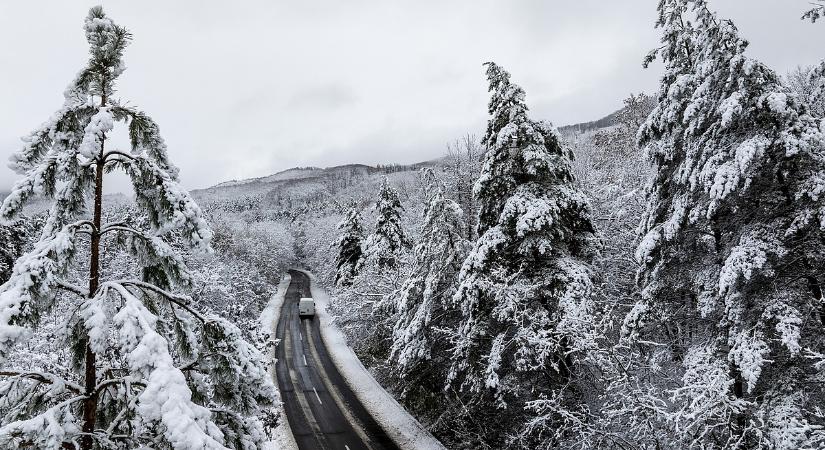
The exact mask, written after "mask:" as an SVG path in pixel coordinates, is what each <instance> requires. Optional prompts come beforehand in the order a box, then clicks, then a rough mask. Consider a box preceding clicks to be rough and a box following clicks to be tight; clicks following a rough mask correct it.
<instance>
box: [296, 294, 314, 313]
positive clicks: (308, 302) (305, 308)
mask: <svg viewBox="0 0 825 450" xmlns="http://www.w3.org/2000/svg"><path fill="white" fill-rule="evenodd" d="M298 315H299V316H301V317H312V316H314V315H315V300H313V299H311V298H308V297H304V298H301V299H300V300H298Z"/></svg>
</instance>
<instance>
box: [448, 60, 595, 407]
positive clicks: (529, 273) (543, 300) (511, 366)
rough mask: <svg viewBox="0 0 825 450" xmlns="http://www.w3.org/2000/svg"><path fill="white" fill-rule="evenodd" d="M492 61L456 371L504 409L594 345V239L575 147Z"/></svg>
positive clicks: (565, 371)
mask: <svg viewBox="0 0 825 450" xmlns="http://www.w3.org/2000/svg"><path fill="white" fill-rule="evenodd" d="M486 66H487V79H488V80H489V83H490V91H491V93H492V94H491V99H490V103H489V113H490V116H491V117H490V119H489V121H488V124H487V132H486V134H485V136H484V139H483V144H484V145H485V146H486V148H487V153H486V154H485V159H484V164H483V168H482V172H481V177H480V178H479V179H478V181H477V182H476V185H475V188H474V195H475V197H476V199H477V201H478V203H479V205H480V211H479V220H478V234H479V238H478V240H477V241H476V242H475V244H474V247H473V249H472V251H471V253H470V254H469V256H468V257H467V259H466V260H465V261H464V264H463V266H462V269H461V273H460V276H459V283H458V289H457V291H456V293H455V295H454V301H455V302H456V303H457V305H460V308H461V311H462V318H461V325H460V329H459V331H458V336H457V338H456V347H455V350H454V354H453V363H452V369H451V374H450V378H451V379H461V381H462V386H463V388H464V389H465V391H469V392H471V393H479V394H482V395H486V394H488V393H491V394H493V396H494V398H495V400H496V404H497V405H498V406H499V407H504V406H505V405H507V403H508V402H510V401H522V402H526V401H527V400H529V399H530V398H535V397H536V396H538V395H539V394H540V393H542V392H548V391H550V390H552V389H554V388H556V387H558V385H554V384H553V382H552V381H551V380H553V379H555V380H557V381H561V382H563V381H565V380H566V379H567V378H568V376H569V375H570V370H571V365H572V363H573V360H574V359H575V357H576V355H577V353H578V352H581V351H582V350H585V349H586V348H587V347H588V346H589V345H590V344H589V343H588V342H589V341H590V339H591V336H590V334H589V333H588V331H587V330H586V327H587V324H588V323H589V322H590V321H591V316H592V314H593V311H592V309H593V303H592V300H591V299H590V298H589V293H590V289H591V280H590V276H591V273H590V272H591V271H590V261H591V259H592V258H593V256H595V254H597V247H598V241H597V239H596V238H595V235H594V229H593V225H592V224H591V220H590V217H589V214H590V212H589V206H588V202H587V200H586V198H585V196H584V195H583V194H582V193H581V192H580V191H579V190H578V189H577V188H576V187H575V186H574V184H573V175H572V173H571V168H570V162H571V159H572V157H573V155H572V153H571V152H570V150H569V149H566V148H564V147H563V146H562V145H561V143H560V142H559V138H558V135H557V134H556V132H555V131H554V129H553V128H552V126H551V125H550V124H547V123H544V122H537V121H534V120H531V119H530V118H529V117H528V115H527V105H526V104H525V100H524V97H525V94H524V90H522V89H521V88H520V87H519V86H517V85H515V84H513V83H512V82H511V81H510V74H509V73H507V72H506V71H505V70H503V69H502V68H501V67H499V66H497V65H496V64H494V63H487V64H486ZM554 377H555V378H554ZM513 409H516V410H517V409H518V408H511V410H513Z"/></svg>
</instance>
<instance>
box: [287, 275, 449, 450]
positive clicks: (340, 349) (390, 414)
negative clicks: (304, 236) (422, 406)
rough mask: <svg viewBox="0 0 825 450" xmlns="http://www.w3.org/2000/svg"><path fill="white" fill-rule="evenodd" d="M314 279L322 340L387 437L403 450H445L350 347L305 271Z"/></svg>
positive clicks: (323, 296) (326, 297)
mask: <svg viewBox="0 0 825 450" xmlns="http://www.w3.org/2000/svg"><path fill="white" fill-rule="evenodd" d="M302 272H304V273H305V274H307V276H309V278H310V291H311V293H312V298H314V299H315V317H317V318H318V320H320V326H321V338H322V339H323V340H324V344H325V345H326V347H327V349H328V350H329V354H330V357H331V358H332V361H333V362H334V363H335V367H336V368H337V369H338V371H339V372H340V373H341V375H342V376H343V377H344V379H345V380H346V381H347V384H349V386H350V387H351V388H352V390H353V392H355V395H356V396H357V397H358V400H359V401H360V402H361V403H362V404H363V405H364V408H366V409H367V411H368V412H369V413H370V414H371V415H372V417H373V418H375V420H376V421H377V422H378V423H380V424H381V426H382V427H383V428H384V430H385V431H386V432H387V434H388V435H389V436H390V437H391V438H392V439H393V440H394V441H395V443H396V444H397V445H398V446H399V447H401V448H402V449H410V450H429V449H434V450H435V449H442V450H443V449H444V446H443V445H441V443H440V442H439V441H438V440H437V439H436V438H435V437H433V435H432V434H430V433H429V432H428V431H427V430H426V429H425V428H424V426H423V425H421V423H419V422H418V421H417V420H416V419H415V418H414V417H413V416H411V415H410V413H408V412H407V410H406V409H404V407H403V406H401V405H400V404H399V403H398V401H396V400H395V398H394V397H393V396H392V395H390V393H389V392H387V391H386V390H385V389H384V388H383V387H382V386H381V385H380V384H379V383H378V382H377V381H376V380H375V378H373V376H372V375H371V374H370V372H369V371H368V370H367V369H366V367H364V365H363V364H362V363H361V360H359V359H358V356H356V354H355V352H354V351H353V350H352V349H351V348H350V347H349V345H347V340H346V338H345V337H344V334H343V333H342V332H341V330H340V329H338V327H337V326H336V325H335V323H334V321H333V318H332V317H331V316H330V314H329V313H328V312H327V306H328V305H329V295H327V293H326V291H325V290H324V289H323V288H322V287H321V286H320V285H319V283H318V281H317V280H316V278H315V276H314V275H313V274H311V273H309V272H307V271H303V270H302Z"/></svg>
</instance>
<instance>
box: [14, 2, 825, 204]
mask: <svg viewBox="0 0 825 450" xmlns="http://www.w3.org/2000/svg"><path fill="white" fill-rule="evenodd" d="M657 3H658V1H657V0H630V1H604V0H578V1H560V0H553V1H550V0H546V1H541V0H532V1H521V0H512V1H503V0H502V1H479V0H466V1H435V0H433V1H429V0H415V1H412V0H411V1H405V2H401V1H384V0H371V1H366V0H355V1H353V0H348V1H339V0H334V1H333V0H330V1H323V2H319V1H296V0H288V1H271V0H266V1H264V0H261V1H236V2H227V1H200V0H191V1H174V2H169V1H163V2H161V1H139V2H137V1H129V0H122V1H104V2H103V5H104V7H105V9H106V11H107V13H108V14H109V15H110V17H112V18H113V19H114V20H115V21H116V22H118V23H120V24H121V25H124V26H126V27H127V28H129V29H130V30H131V31H132V33H133V34H134V42H133V43H132V45H131V46H130V47H129V48H128V49H127V50H126V64H127V66H128V69H127V71H126V72H125V73H124V75H123V76H122V77H121V81H120V84H119V96H120V97H121V98H123V99H125V100H129V101H130V102H131V103H132V104H134V105H137V106H139V107H141V108H143V109H145V110H146V111H147V112H148V113H149V114H150V115H151V116H152V117H154V118H155V120H156V121H157V122H158V123H159V124H160V127H161V132H162V134H163V135H164V137H165V139H166V141H167V144H168V146H169V150H170V154H171V156H172V158H173V160H174V162H175V163H176V164H177V165H178V166H179V167H180V168H181V178H182V180H183V183H184V185H185V186H186V187H188V188H201V187H207V186H210V185H213V184H216V183H218V182H220V181H226V180H230V179H241V178H250V177H257V176H264V175H268V174H271V173H274V172H277V171H280V170H283V169H287V168H290V167H294V166H307V165H312V166H321V167H326V166H333V165H338V164H345V163H356V162H357V163H367V164H375V163H391V162H398V163H410V162H417V161H423V160H427V159H431V158H434V157H437V156H440V155H441V154H443V153H444V148H445V144H446V143H447V142H448V141H451V140H453V139H455V138H457V137H459V136H461V135H462V134H465V133H475V134H481V133H483V130H484V123H485V119H486V103H487V89H486V80H485V79H484V71H483V68H482V66H481V64H482V63H483V62H484V61H488V60H493V61H496V62H497V63H499V64H501V65H503V66H504V67H505V68H506V69H507V70H509V71H510V72H511V73H512V74H513V79H514V81H515V82H517V83H519V84H521V85H522V86H523V87H524V88H525V90H526V91H527V101H528V104H529V105H530V107H531V109H532V111H533V116H534V118H537V119H547V120H550V121H552V122H554V123H555V124H557V125H565V124H570V123H577V122H582V121H587V120H594V119H597V118H599V117H602V116H604V115H606V114H608V113H610V112H611V111H613V110H615V109H617V108H618V107H619V106H620V105H621V100H622V99H623V98H624V97H626V96H627V94H628V93H630V92H639V91H647V92H652V91H653V90H655V88H656V84H657V77H658V75H659V70H660V69H659V68H658V67H653V68H651V69H648V70H643V69H642V68H641V60H642V58H643V56H644V55H645V54H646V53H647V51H648V50H649V49H651V48H653V47H654V46H656V45H657V42H658V41H657V39H658V34H657V32H656V31H655V30H654V29H653V22H654V18H655V13H656V11H655V9H656V4H657ZM92 5H93V3H86V2H79V1H74V0H73V1H53V2H43V1H13V2H2V3H1V4H0V42H2V44H0V61H2V66H0V159H2V161H5V160H6V158H8V156H9V155H10V154H11V153H12V152H13V151H15V150H16V149H17V148H18V147H19V142H20V140H19V139H20V136H23V135H26V134H28V132H30V131H31V130H32V129H33V128H35V127H36V126H37V125H38V124H40V123H42V122H43V121H44V120H46V119H47V118H48V117H49V116H50V115H51V114H52V113H53V112H54V111H55V110H56V109H57V108H58V107H59V106H60V105H61V103H62V92H63V89H64V88H65V87H66V85H67V84H68V83H69V81H71V80H72V78H73V77H74V75H75V73H76V72H77V71H78V70H79V69H80V68H81V67H82V65H83V64H84V62H85V61H86V52H87V45H86V42H85V38H84V35H83V30H82V25H83V18H84V17H85V15H86V11H87V9H88V7H89V6H92ZM711 5H712V6H713V7H715V8H717V10H719V11H720V13H721V14H722V15H723V16H724V17H730V18H732V19H734V21H735V22H736V24H737V25H738V26H739V28H740V29H741V30H742V33H743V35H744V36H745V37H746V38H748V39H749V40H750V41H751V49H750V51H751V55H753V56H756V57H758V58H761V59H762V60H763V61H765V62H767V63H768V64H770V65H771V66H772V67H774V68H775V69H776V70H778V71H779V72H782V73H784V72H786V71H787V70H789V69H791V68H793V67H795V66H796V65H798V64H803V65H807V64H813V63H815V62H817V61H819V60H820V59H821V58H823V57H825V50H824V49H825V46H823V43H825V24H819V23H817V24H815V25H812V24H810V23H804V22H802V21H800V20H799V17H800V16H801V13H802V11H803V9H805V7H806V6H807V5H808V2H807V1H806V0H715V1H712V2H711ZM114 139H115V141H116V142H115V143H116V144H119V145H125V137H124V135H123V134H122V135H119V136H115V138H114ZM16 178H18V176H17V175H16V174H14V173H13V172H11V171H10V170H9V169H7V168H5V165H3V167H2V168H0V190H3V189H8V188H9V187H10V186H11V184H12V183H13V181H14V180H15V179H16ZM124 187H125V184H124V180H117V181H116V182H115V183H114V184H110V188H113V189H122V188H124Z"/></svg>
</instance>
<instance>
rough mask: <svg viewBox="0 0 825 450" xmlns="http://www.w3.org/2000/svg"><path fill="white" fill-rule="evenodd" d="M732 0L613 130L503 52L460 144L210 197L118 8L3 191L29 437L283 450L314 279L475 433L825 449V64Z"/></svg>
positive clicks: (406, 381)
mask: <svg viewBox="0 0 825 450" xmlns="http://www.w3.org/2000/svg"><path fill="white" fill-rule="evenodd" d="M712 6H713V5H712V4H710V5H709V4H708V2H707V1H705V0H660V2H659V6H658V15H657V22H656V27H657V29H658V31H659V32H660V35H661V42H660V45H659V46H658V47H657V48H656V49H655V50H654V51H652V52H651V53H650V54H649V55H648V56H647V57H646V58H644V63H645V64H646V65H647V64H653V63H654V61H657V62H656V64H661V65H662V66H663V74H662V76H661V79H660V85H659V88H658V91H656V92H655V93H652V94H650V95H648V94H643V93H642V94H633V95H630V96H629V97H628V98H627V99H626V100H625V101H624V105H623V107H622V109H621V110H619V111H618V112H617V113H614V114H613V115H611V116H610V121H609V122H610V124H609V126H601V125H594V126H593V127H568V128H565V129H562V130H560V129H557V128H555V127H554V126H553V125H552V124H551V123H550V122H547V121H544V120H540V118H538V117H535V115H534V114H533V113H532V112H531V111H530V110H529V108H528V107H527V104H528V101H527V100H528V97H527V95H528V93H526V92H525V90H524V89H522V88H521V87H520V86H519V84H518V74H517V73H515V74H512V75H511V74H510V73H509V72H507V70H505V68H503V67H501V66H500V65H498V64H496V63H495V62H487V63H485V64H484V66H483V70H484V72H480V75H486V81H487V87H488V92H489V102H488V111H487V112H488V121H487V127H486V130H484V131H483V132H482V130H478V131H479V135H480V137H476V136H475V135H473V134H468V135H466V136H463V137H461V138H459V139H457V140H456V141H455V142H454V143H450V144H449V145H448V146H447V152H446V155H445V156H444V157H443V158H440V159H438V160H435V161H431V162H428V163H423V164H420V165H414V166H402V165H392V164H389V165H385V166H379V167H367V166H356V165H354V166H342V167H339V168H332V169H326V170H323V169H317V168H312V167H307V168H296V169H292V170H291V171H292V172H293V173H291V174H289V176H284V177H282V179H278V180H275V181H272V180H270V181H268V182H267V183H269V184H266V183H264V182H263V181H261V182H259V183H258V184H255V183H253V182H252V181H250V182H249V183H248V184H246V185H244V184H242V182H232V183H225V184H224V185H223V186H221V185H218V186H216V187H214V188H210V189H207V190H203V191H197V192H192V193H189V192H187V191H186V190H184V189H183V188H182V187H181V186H180V183H179V179H178V169H177V168H176V167H175V166H174V165H173V164H172V162H171V161H170V154H173V152H174V150H173V149H167V148H166V144H165V142H164V140H163V138H162V137H161V134H160V125H159V124H157V123H155V121H154V120H153V119H152V118H151V117H150V116H149V115H148V114H147V113H146V112H143V111H141V110H139V109H137V108H135V107H134V106H132V104H131V103H130V102H128V101H126V100H125V98H122V97H120V95H121V94H120V92H119V91H116V89H115V87H116V82H117V80H118V77H119V76H120V75H121V74H122V73H123V71H124V70H125V67H126V66H125V64H124V51H125V50H126V48H127V46H128V45H129V43H130V42H131V40H132V35H131V34H130V33H129V32H128V30H126V29H125V28H123V27H121V26H119V25H118V24H116V23H115V22H113V21H112V20H111V19H110V18H109V17H107V16H106V14H105V13H104V12H103V10H102V9H101V8H100V7H95V8H92V9H91V10H90V11H89V14H88V16H87V18H86V20H85V22H84V30H85V33H86V39H87V41H88V44H89V48H90V52H89V60H88V61H87V63H86V64H85V65H84V66H82V67H81V70H80V71H79V73H78V75H77V76H76V78H75V79H74V80H72V81H71V83H70V84H69V87H68V88H67V89H66V90H65V92H64V97H63V98H64V102H63V104H62V105H61V106H59V108H58V109H57V112H56V113H55V114H54V115H53V116H52V117H51V118H49V119H48V120H47V121H46V122H45V123H44V124H43V125H41V127H39V128H37V129H36V130H35V131H33V132H32V133H31V134H30V135H29V136H27V137H26V138H24V146H23V147H22V149H20V150H19V151H18V152H17V153H16V154H15V155H14V157H13V159H12V164H11V165H12V167H13V168H14V169H15V171H16V172H18V173H19V174H20V175H21V178H20V180H19V181H17V183H16V184H15V185H14V188H13V190H12V192H11V193H10V194H9V195H8V196H7V197H6V198H5V199H4V201H3V204H2V208H0V219H2V224H0V283H2V286H0V448H21V449H83V450H91V449H133V448H139V449H187V450H189V449H191V450H195V449H238V450H256V449H264V448H271V447H267V446H268V445H272V443H268V441H269V440H270V438H271V436H270V435H271V433H270V432H271V430H272V429H273V428H274V427H275V426H277V425H278V424H279V423H281V422H283V421H284V420H285V418H284V417H283V416H282V415H281V409H280V396H279V393H278V392H277V389H276V388H275V386H274V385H273V380H272V378H271V374H270V368H271V365H272V364H274V361H271V360H269V359H268V355H270V353H269V350H270V349H271V346H272V345H277V342H274V341H273V340H272V337H271V336H268V335H265V334H262V333H260V332H259V331H258V330H257V325H256V319H257V316H258V314H260V312H261V310H262V309H263V307H264V305H265V304H266V302H267V300H268V298H269V296H270V295H272V294H273V293H274V291H275V289H276V286H277V284H278V280H279V279H280V277H281V275H282V274H283V273H284V272H285V271H286V270H287V269H288V268H289V267H302V268H305V269H307V270H309V271H311V272H313V273H314V274H316V275H317V278H318V280H319V282H320V283H321V284H322V285H323V286H324V287H326V288H327V289H328V290H329V291H330V293H331V294H332V297H333V301H332V303H331V304H330V309H331V312H332V314H333V315H334V316H335V317H336V322H337V325H338V326H339V327H340V328H341V329H342V330H343V331H344V333H345V334H346V336H347V338H348V340H349V344H350V345H351V346H352V347H353V349H354V350H355V351H356V353H357V355H358V356H359V358H360V359H361V361H362V362H363V364H364V365H365V366H366V367H367V368H368V369H369V370H370V372H371V373H372V374H373V376H374V377H375V378H376V379H377V380H378V381H379V382H380V383H381V384H382V385H383V386H384V387H385V388H386V389H387V390H388V391H389V392H391V393H392V394H393V395H394V396H395V397H396V398H397V399H398V400H399V402H400V403H401V404H402V405H403V406H404V407H405V408H406V409H407V410H408V411H409V412H410V413H411V414H412V415H413V416H415V418H417V419H418V420H419V421H420V422H421V424H423V425H424V426H425V427H426V428H427V429H428V430H429V431H430V432H431V433H432V434H433V435H434V436H435V437H436V438H438V439H439V440H440V441H441V442H442V443H443V444H444V446H445V447H447V448H456V449H499V448H513V449H536V448H565V449H594V448H610V449H663V448H674V449H681V448H691V449H692V448H695V449H761V448H768V449H783V450H784V449H787V450H790V449H822V448H825V298H823V293H822V283H823V282H825V278H824V277H825V274H823V273H822V270H821V269H820V268H821V267H822V265H823V261H825V61H823V62H822V63H821V64H819V65H818V66H812V67H799V68H797V69H795V70H793V71H792V72H790V73H787V74H778V73H776V72H775V71H774V70H773V69H772V68H771V67H769V66H767V65H766V64H764V63H763V62H761V61H759V60H757V59H754V58H752V57H751V56H749V50H748V45H749V44H748V42H747V41H746V40H745V37H744V36H741V33H740V32H739V30H738V29H737V28H736V26H735V24H734V23H732V22H731V21H729V20H725V19H724V18H721V17H719V16H718V15H717V14H716V13H714V11H713V10H712V9H711V8H712ZM803 14H804V15H803V16H802V19H803V20H805V21H806V22H814V24H813V25H811V24H810V23H805V24H801V25H800V26H821V25H822V24H821V21H822V20H825V3H823V2H822V1H815V2H812V4H811V6H810V8H809V10H808V11H805V12H803ZM641 59H642V58H640V62H641ZM480 80H482V78H481V77H480ZM124 94H127V93H124ZM553 119H555V120H564V118H561V117H560V118H553ZM118 126H122V127H124V128H125V129H126V130H127V132H128V136H129V140H130V148H128V149H126V150H123V149H115V148H112V146H111V145H109V146H107V142H109V141H110V136H111V134H112V132H113V130H114V129H115V128H116V127H118ZM170 126H171V125H170ZM111 172H122V173H125V174H126V176H127V177H128V179H129V180H130V181H131V184H132V187H133V192H132V194H133V200H131V201H128V202H125V203H124V202H120V201H112V198H111V197H110V196H107V195H104V190H103V187H104V182H105V180H106V176H107V175H109V174H110V173H111ZM258 186H263V187H261V188H260V189H259V188H258ZM256 189H259V190H257V191H256ZM230 192H231V195H230ZM43 198H45V199H47V200H48V202H49V203H48V207H46V208H42V207H40V208H35V207H32V203H33V202H36V201H41V200H42V199H43ZM26 208H28V209H26Z"/></svg>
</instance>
